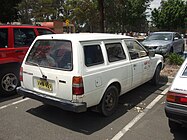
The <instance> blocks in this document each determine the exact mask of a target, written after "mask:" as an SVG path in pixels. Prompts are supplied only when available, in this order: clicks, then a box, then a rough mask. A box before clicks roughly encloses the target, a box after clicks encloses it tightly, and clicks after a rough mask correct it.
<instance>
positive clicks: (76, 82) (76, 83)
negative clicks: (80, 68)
mask: <svg viewBox="0 0 187 140" xmlns="http://www.w3.org/2000/svg"><path fill="white" fill-rule="evenodd" d="M72 90H73V94H74V95H82V94H84V86H83V79H82V77H81V76H78V77H76V76H74V77H73V83H72Z"/></svg>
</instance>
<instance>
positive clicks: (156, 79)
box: [151, 65, 161, 85]
mask: <svg viewBox="0 0 187 140" xmlns="http://www.w3.org/2000/svg"><path fill="white" fill-rule="evenodd" d="M160 71H161V66H160V65H158V66H157V67H156V70H155V74H154V76H153V78H152V79H151V83H152V84H153V85H158V84H159V82H160Z"/></svg>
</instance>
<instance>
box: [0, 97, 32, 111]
mask: <svg viewBox="0 0 187 140" xmlns="http://www.w3.org/2000/svg"><path fill="white" fill-rule="evenodd" d="M26 100H29V98H25V99H22V100H19V101H16V102H13V103H10V104H7V105H4V106H1V107H0V110H2V109H4V108H7V107H9V106H12V105H15V104H19V103H21V102H24V101H26Z"/></svg>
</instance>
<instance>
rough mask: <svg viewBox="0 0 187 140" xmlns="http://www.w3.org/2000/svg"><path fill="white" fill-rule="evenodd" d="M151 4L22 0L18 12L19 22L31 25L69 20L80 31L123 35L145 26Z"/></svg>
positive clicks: (125, 0) (145, 0)
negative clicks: (32, 21)
mask: <svg viewBox="0 0 187 140" xmlns="http://www.w3.org/2000/svg"><path fill="white" fill-rule="evenodd" d="M150 1H152V0H35V1H34V0H21V3H20V4H19V5H18V7H17V9H18V10H19V17H20V21H21V22H22V23H30V22H31V19H32V20H35V21H37V22H43V21H54V20H58V21H65V20H66V19H69V20H70V22H74V23H75V24H76V29H80V30H81V31H90V32H99V30H100V31H103V29H105V32H112V33H116V32H121V33H124V32H127V31H141V29H142V28H144V29H145V28H146V27H147V22H146V12H145V11H146V10H147V8H148V6H149V4H150ZM102 20H103V21H102ZM103 25H104V27H102V26H103ZM99 26H100V27H99Z"/></svg>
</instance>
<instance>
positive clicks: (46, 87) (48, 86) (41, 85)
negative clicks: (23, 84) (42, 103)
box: [37, 80, 53, 91]
mask: <svg viewBox="0 0 187 140" xmlns="http://www.w3.org/2000/svg"><path fill="white" fill-rule="evenodd" d="M37 85H38V88H39V89H43V90H47V91H52V90H53V86H52V84H51V83H49V82H48V81H45V80H37Z"/></svg>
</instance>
